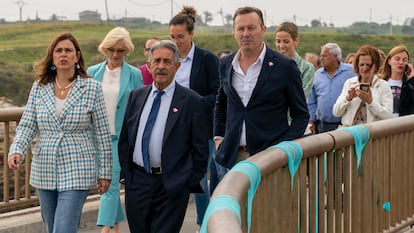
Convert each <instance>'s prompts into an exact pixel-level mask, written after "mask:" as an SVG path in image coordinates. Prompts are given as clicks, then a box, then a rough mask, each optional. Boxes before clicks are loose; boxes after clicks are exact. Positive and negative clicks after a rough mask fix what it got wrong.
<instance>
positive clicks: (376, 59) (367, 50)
mask: <svg viewBox="0 0 414 233" xmlns="http://www.w3.org/2000/svg"><path fill="white" fill-rule="evenodd" d="M361 56H370V57H371V60H372V66H374V73H377V72H378V69H379V68H380V65H381V57H380V54H379V52H378V49H377V48H375V47H374V46H372V45H363V46H361V47H360V48H359V49H358V51H357V52H356V56H355V63H354V71H355V73H357V74H359V71H358V70H359V69H358V66H359V58H360V57H361ZM371 68H372V67H371Z"/></svg>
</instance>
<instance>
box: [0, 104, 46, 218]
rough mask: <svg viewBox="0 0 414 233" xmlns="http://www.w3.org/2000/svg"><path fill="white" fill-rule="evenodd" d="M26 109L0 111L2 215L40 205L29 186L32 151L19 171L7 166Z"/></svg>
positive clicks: (0, 205) (2, 109)
mask: <svg viewBox="0 0 414 233" xmlns="http://www.w3.org/2000/svg"><path fill="white" fill-rule="evenodd" d="M23 110H24V108H1V109H0V125H1V128H0V138H1V139H2V140H3V143H2V146H1V153H0V157H1V159H0V162H1V163H2V169H1V173H0V174H1V175H2V177H1V179H0V180H1V185H0V191H1V193H2V195H1V196H0V198H1V199H0V200H1V201H0V213H4V212H7V211H11V210H16V209H22V208H27V207H32V206H36V205H38V204H39V203H38V199H37V197H36V196H35V190H34V189H33V188H32V187H31V186H30V184H29V176H30V161H31V153H30V150H29V152H28V154H27V155H26V159H25V161H24V163H23V164H22V165H23V166H21V167H20V169H19V170H16V171H10V170H9V168H8V164H7V154H8V151H9V147H10V144H11V140H12V136H13V135H14V133H15V129H16V125H17V124H18V122H19V120H20V117H21V116H22V114H23Z"/></svg>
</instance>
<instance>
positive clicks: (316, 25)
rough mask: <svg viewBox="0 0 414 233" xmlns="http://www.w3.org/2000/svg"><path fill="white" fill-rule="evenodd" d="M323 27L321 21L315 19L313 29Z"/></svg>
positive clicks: (312, 22)
mask: <svg viewBox="0 0 414 233" xmlns="http://www.w3.org/2000/svg"><path fill="white" fill-rule="evenodd" d="M321 26H322V23H321V21H320V20H317V19H314V20H312V21H311V27H313V28H318V27H321Z"/></svg>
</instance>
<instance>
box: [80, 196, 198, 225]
mask: <svg viewBox="0 0 414 233" xmlns="http://www.w3.org/2000/svg"><path fill="white" fill-rule="evenodd" d="M192 198H193V195H191V196H190V202H189V203H188V208H187V212H186V215H185V219H184V223H183V226H182V228H181V231H180V233H195V230H196V219H197V215H196V208H195V203H194V201H193V199H192ZM100 232H101V229H100V228H99V227H95V228H94V229H89V230H84V231H79V233H100ZM121 233H129V228H128V223H127V222H126V221H124V222H122V223H121Z"/></svg>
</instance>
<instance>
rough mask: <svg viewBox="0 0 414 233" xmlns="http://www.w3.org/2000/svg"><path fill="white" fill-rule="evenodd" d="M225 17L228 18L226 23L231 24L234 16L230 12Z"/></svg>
mask: <svg viewBox="0 0 414 233" xmlns="http://www.w3.org/2000/svg"><path fill="white" fill-rule="evenodd" d="M224 18H225V19H226V24H227V25H230V24H231V21H232V20H233V16H232V15H230V14H227V15H226V16H224Z"/></svg>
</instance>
